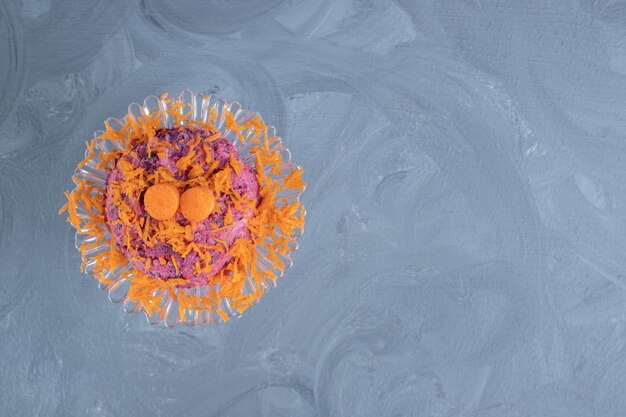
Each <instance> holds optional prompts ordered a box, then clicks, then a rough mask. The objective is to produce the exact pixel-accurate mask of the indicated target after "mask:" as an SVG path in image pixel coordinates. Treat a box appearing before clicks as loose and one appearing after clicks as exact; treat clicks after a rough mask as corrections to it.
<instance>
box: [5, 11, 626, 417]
mask: <svg viewBox="0 0 626 417" xmlns="http://www.w3.org/2000/svg"><path fill="white" fill-rule="evenodd" d="M184 87H189V88H192V89H194V90H196V91H199V92H202V93H212V92H213V93H217V94H219V95H220V96H222V97H224V98H226V99H228V100H238V101H240V102H241V103H242V104H243V105H244V106H245V107H247V108H250V109H254V110H256V111H259V112H260V113H262V114H263V115H264V117H265V120H266V121H268V122H269V123H271V124H273V125H275V126H276V127H277V129H278V131H279V132H280V134H281V136H282V137H283V138H284V141H285V143H286V145H287V146H288V147H289V148H290V150H291V152H292V155H293V158H294V159H295V160H297V161H298V162H299V163H301V164H302V165H303V166H304V168H305V170H306V173H305V180H306V181H307V183H308V184H309V187H308V189H307V191H306V193H305V194H304V197H303V202H304V204H305V205H306V207H307V212H308V216H307V229H306V233H305V235H304V236H303V237H302V239H301V240H300V243H301V248H300V250H299V251H298V252H297V253H296V254H295V265H294V267H293V268H292V269H290V270H289V271H288V272H287V274H286V275H285V276H284V277H283V278H282V279H281V280H280V281H279V285H278V287H277V289H276V290H274V291H272V292H270V293H269V294H268V295H267V296H265V297H264V298H263V300H262V301H261V303H259V304H258V305H256V306H254V307H253V308H251V309H250V310H248V311H247V312H246V314H245V315H244V316H243V317H242V318H241V319H238V320H235V321H232V322H230V323H228V324H227V325H223V326H217V327H211V328H187V327H177V328H175V329H163V328H159V327H153V326H150V325H148V324H147V323H146V322H145V320H144V318H143V317H142V316H140V315H127V314H126V313H124V312H123V311H122V309H121V307H120V306H119V305H115V304H112V303H110V302H109V301H108V300H107V299H106V296H105V294H104V293H102V292H101V291H100V290H98V288H97V285H96V283H95V282H94V280H93V279H90V278H89V277H87V276H85V275H83V274H81V272H80V270H79V264H80V256H79V254H78V253H77V251H76V250H75V248H74V233H73V229H72V228H71V227H70V226H69V225H68V224H66V223H65V221H64V219H63V218H62V217H58V216H57V211H58V209H59V207H60V206H61V205H62V204H63V200H64V198H63V191H64V190H66V189H68V188H70V187H71V186H72V184H71V181H70V175H71V172H72V170H73V168H74V166H75V165H76V163H77V162H78V161H79V160H80V159H81V157H82V154H83V152H84V146H85V145H84V143H85V140H86V139H88V138H89V137H90V136H91V134H92V132H93V131H95V130H97V129H100V128H101V127H102V121H103V120H104V119H105V118H107V117H110V116H120V115H122V114H124V113H125V112H126V107H127V106H128V104H129V103H131V102H133V101H139V100H142V99H143V98H144V97H146V96H147V95H150V94H160V93H163V92H169V93H171V94H176V93H178V92H179V91H180V90H181V89H183V88H184ZM625 247H626V2H624V1H621V0H620V1H617V0H597V1H593V0H563V1H549V0H541V1H540V0H524V1H513V0H500V1H495V0H445V1H437V0H314V1H310V0H265V1H250V0H230V1H218V0H208V1H207V0H179V1H171V0H132V1H131V0H117V1H104V0H100V1H69V0H54V1H52V0H0V416H11V417H18V416H46V417H47V416H53V417H70V416H77V417H92V416H93V417H96V416H98V417H105V416H106V417H111V416H120V417H122V416H135V417H142V416H150V417H157V416H185V417H194V416H198V417H200V416H203V417H204V416H219V417H238V416H267V417H280V416H285V417H298V416H333V417H334V416H349V417H352V416H372V417H384V416H389V417H400V416H406V417H409V416H433V417H533V416H537V417H539V416H548V417H590V416H598V417H612V416H616V417H617V416H624V415H626V250H625Z"/></svg>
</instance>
